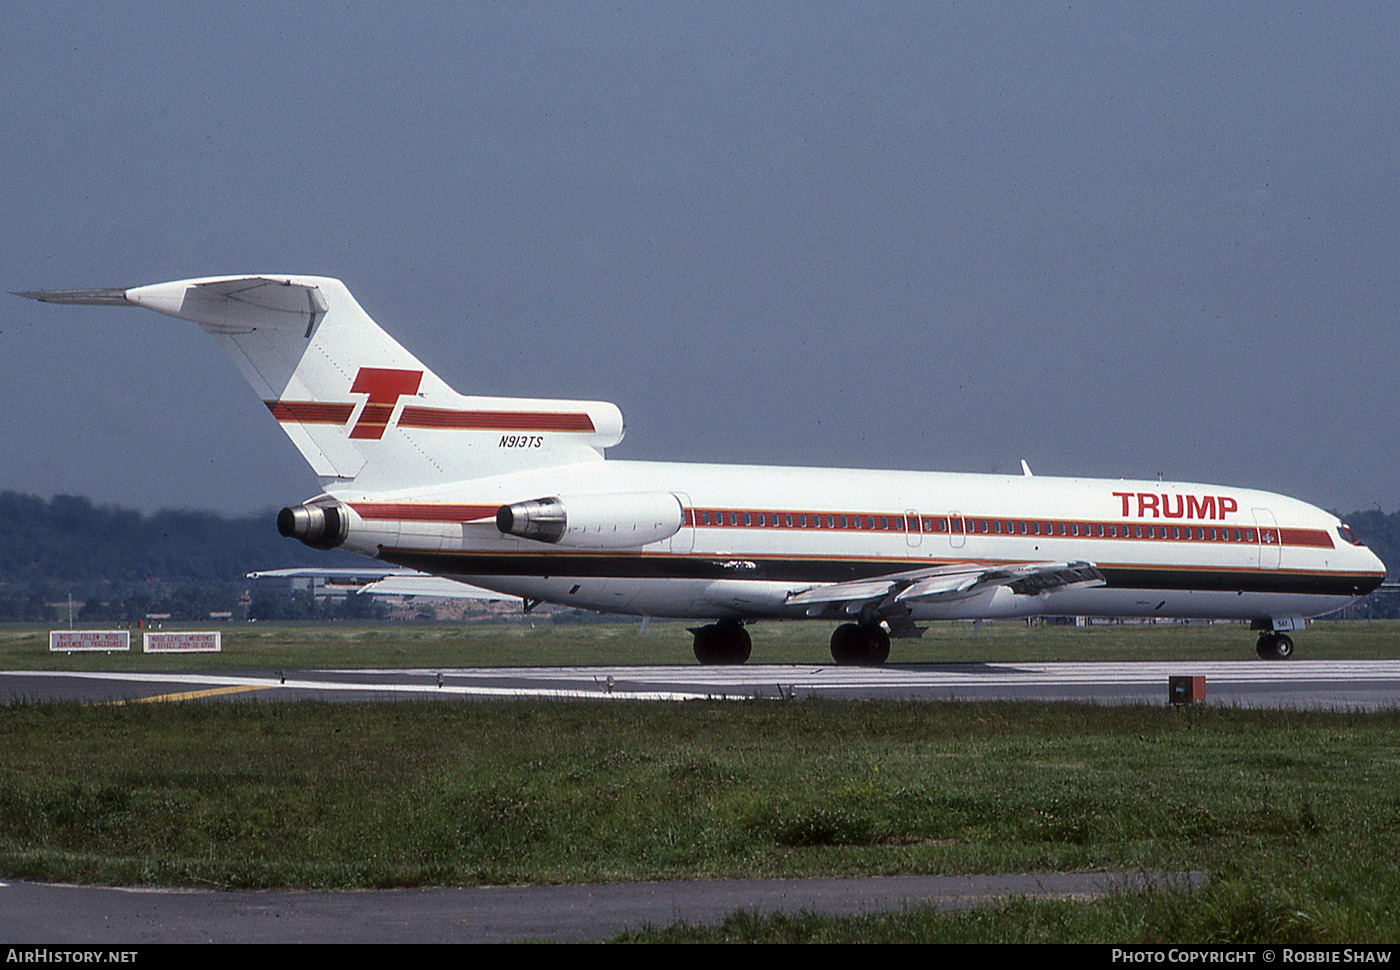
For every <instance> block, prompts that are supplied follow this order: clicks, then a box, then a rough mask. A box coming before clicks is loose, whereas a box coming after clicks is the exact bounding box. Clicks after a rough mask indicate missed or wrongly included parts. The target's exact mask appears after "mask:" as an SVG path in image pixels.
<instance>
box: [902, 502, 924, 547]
mask: <svg viewBox="0 0 1400 970" xmlns="http://www.w3.org/2000/svg"><path fill="white" fill-rule="evenodd" d="M904 541H905V542H907V543H909V548H911V549H913V548H915V547H917V546H918V545H919V543H921V542H923V541H924V524H923V522H922V521H921V520H920V519H919V513H918V512H915V511H914V510H913V509H905V510H904Z"/></svg>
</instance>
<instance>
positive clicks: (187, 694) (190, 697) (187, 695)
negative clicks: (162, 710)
mask: <svg viewBox="0 0 1400 970" xmlns="http://www.w3.org/2000/svg"><path fill="white" fill-rule="evenodd" d="M272 686H273V685H272V684H249V685H247V686H244V687H210V688H209V689H208V690H186V691H180V692H179V693H177V694H157V695H155V696H154V697H133V698H131V699H130V700H125V701H111V702H110V704H111V706H113V707H121V706H122V705H123V704H161V703H165V702H167V701H197V700H199V699H201V698H204V697H220V696H222V695H224V694H246V693H247V692H248V691H253V690H271V689H272Z"/></svg>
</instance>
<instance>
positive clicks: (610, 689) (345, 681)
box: [0, 660, 1400, 703]
mask: <svg viewBox="0 0 1400 970" xmlns="http://www.w3.org/2000/svg"><path fill="white" fill-rule="evenodd" d="M294 673H295V677H294V678H285V679H284V678H283V677H281V676H280V674H278V673H273V672H271V671H268V672H257V673H251V674H236V675H235V674H227V673H223V674H221V673H214V672H211V673H199V672H195V671H190V672H182V673H171V672H164V673H155V672H152V673H142V672H139V671H100V672H84V671H4V672H0V676H3V677H6V678H14V677H33V678H62V679H74V680H88V681H121V682H125V683H134V684H147V685H166V686H168V687H169V688H171V689H172V693H168V694H162V695H160V696H158V697H152V698H146V699H145V701H171V700H183V699H196V698H202V697H215V696H220V695H226V694H236V693H239V692H246V691H254V690H270V689H273V688H283V689H285V690H292V691H297V692H299V693H301V694H322V695H327V694H341V695H362V696H365V697H367V698H370V699H372V698H374V697H375V696H378V697H382V698H384V697H388V696H394V695H397V696H401V697H402V696H409V695H416V696H419V697H428V696H437V697H452V696H457V697H482V698H493V697H499V698H539V699H560V700H652V701H686V700H716V699H719V700H749V699H760V698H761V699H773V698H774V696H775V694H776V696H777V697H793V696H797V695H801V696H808V695H819V694H827V695H830V696H843V694H842V693H841V692H849V691H878V692H880V693H881V694H882V695H883V696H899V695H900V694H901V692H907V693H909V694H910V695H911V696H912V695H913V694H916V693H917V692H920V691H929V690H938V691H949V690H952V691H958V690H979V689H998V688H1013V689H1022V688H1037V687H1040V688H1052V689H1056V688H1058V689H1060V690H1074V689H1078V688H1085V687H1104V688H1119V689H1122V688H1130V689H1132V688H1141V689H1143V690H1157V689H1159V688H1160V689H1161V690H1162V691H1163V692H1165V689H1166V685H1167V679H1168V678H1169V677H1171V676H1204V677H1205V678H1206V680H1207V684H1208V691H1209V692H1210V693H1212V694H1214V695H1217V696H1218V692H1219V691H1220V690H1221V689H1222V688H1223V689H1225V690H1230V689H1231V688H1236V689H1240V688H1247V687H1249V686H1254V685H1277V686H1278V687H1280V688H1283V689H1293V690H1298V689H1306V688H1304V685H1310V687H1311V689H1313V690H1314V691H1324V692H1325V691H1329V690H1333V689H1335V687H1336V686H1337V685H1342V686H1345V685H1352V686H1356V685H1360V684H1385V683H1391V684H1397V685H1400V660H1341V661H1335V660H1334V661H1327V660H1313V661H1293V660H1290V661H1287V662H1266V661H1260V660H1255V661H1249V660H1240V661H1182V662H1169V661H1168V662H1162V661H1112V662H1074V663H1015V662H1012V663H954V662H950V663H946V664H909V665H907V666H906V665H899V664H894V665H890V666H886V667H839V666H836V665H834V664H748V665H745V666H742V667H724V666H720V667H701V666H694V665H682V664H675V665H648V666H638V667H625V666H598V667H578V666H575V667H489V668H483V667H475V668H472V667H466V668H450V667H443V668H417V669H407V668H393V669H384V668H378V669H363V668H361V669H337V670H321V671H309V670H308V671H295V672H294ZM332 678H339V679H332ZM179 686H184V687H186V688H187V689H186V690H184V691H178V692H175V691H176V689H177V688H178V687H179ZM1381 689H1382V690H1387V694H1388V693H1389V690H1388V689H1387V688H1384V687H1382V688H1381ZM134 702H135V701H134V700H128V701H126V703H134ZM1392 703H1400V688H1397V689H1395V693H1394V700H1393V701H1392Z"/></svg>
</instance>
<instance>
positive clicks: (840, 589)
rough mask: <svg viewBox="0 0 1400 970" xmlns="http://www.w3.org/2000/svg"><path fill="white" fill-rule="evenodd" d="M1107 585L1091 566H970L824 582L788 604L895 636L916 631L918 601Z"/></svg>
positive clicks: (795, 593) (797, 592)
mask: <svg viewBox="0 0 1400 970" xmlns="http://www.w3.org/2000/svg"><path fill="white" fill-rule="evenodd" d="M1103 584H1104V577H1103V573H1101V572H1099V570H1098V567H1097V566H1095V565H1094V564H1093V563H1088V562H1023V563H995V564H993V563H978V562H966V563H951V564H947V565H942V566H931V567H929V568H927V569H915V570H911V571H909V572H903V573H891V574H890V575H888V576H877V577H874V578H872V579H856V580H851V581H849V582H843V583H824V584H822V585H820V586H811V587H808V588H806V589H801V590H795V591H793V592H791V593H789V594H788V597H787V602H788V603H789V604H790V605H792V606H806V607H808V609H807V615H808V616H820V615H822V614H823V613H828V612H840V613H846V614H849V615H852V616H854V615H856V614H861V615H862V616H879V617H881V618H883V619H885V620H887V621H888V622H889V623H890V624H891V627H892V628H894V629H893V632H898V631H899V630H900V629H901V628H904V629H913V624H912V623H910V622H909V620H908V614H909V607H910V606H911V605H912V604H914V603H942V602H949V601H951V600H960V599H967V598H969V597H972V596H976V595H978V594H979V593H984V592H986V591H987V590H989V589H992V588H994V587H997V586H1006V587H1008V588H1010V589H1011V591H1012V592H1014V593H1016V594H1018V595H1020V596H1034V595H1036V594H1037V593H1045V592H1051V591H1054V590H1062V589H1070V588H1076V587H1088V586H1102V585H1103Z"/></svg>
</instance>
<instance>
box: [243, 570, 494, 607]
mask: <svg viewBox="0 0 1400 970" xmlns="http://www.w3.org/2000/svg"><path fill="white" fill-rule="evenodd" d="M248 578H249V579H315V580H320V581H321V582H322V583H324V584H325V585H326V586H328V587H331V588H333V589H335V588H338V589H342V590H345V591H347V592H350V591H353V592H356V593H378V594H379V595H381V596H430V597H435V598H438V599H472V600H503V599H515V598H516V597H512V596H506V595H505V594H504V593H493V592H491V591H490V590H486V589H481V588H480V587H477V586H468V585H467V584H466V583H459V582H457V581H456V580H455V579H448V578H446V577H444V576H432V575H430V574H428V573H420V572H418V571H417V570H413V569H394V568H382V569H374V568H366V569H265V570H262V571H260V572H255V573H249V574H248Z"/></svg>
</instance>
